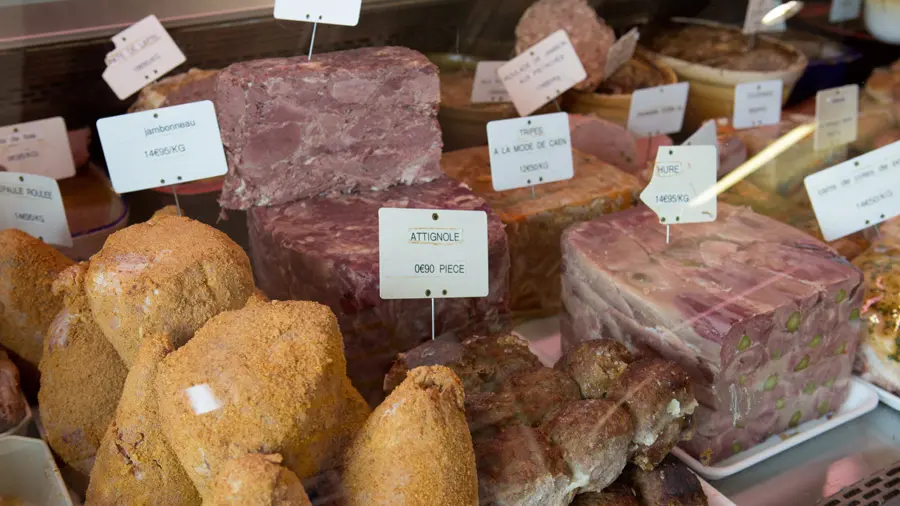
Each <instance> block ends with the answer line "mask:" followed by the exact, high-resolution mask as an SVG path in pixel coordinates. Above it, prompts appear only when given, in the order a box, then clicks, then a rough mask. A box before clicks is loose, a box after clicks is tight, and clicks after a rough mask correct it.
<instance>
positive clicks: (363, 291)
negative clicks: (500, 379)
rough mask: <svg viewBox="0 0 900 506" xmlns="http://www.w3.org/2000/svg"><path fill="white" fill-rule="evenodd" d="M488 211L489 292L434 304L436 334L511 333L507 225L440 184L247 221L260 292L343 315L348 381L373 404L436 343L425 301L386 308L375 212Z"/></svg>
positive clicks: (467, 194) (280, 210)
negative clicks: (398, 371) (399, 360)
mask: <svg viewBox="0 0 900 506" xmlns="http://www.w3.org/2000/svg"><path fill="white" fill-rule="evenodd" d="M382 207H400V208H406V207H408V208H418V209H461V210H482V211H487V213H488V241H489V262H490V271H489V272H490V293H489V294H488V296H487V297H484V298H478V299H442V300H438V301H436V302H435V312H436V313H435V325H436V332H438V333H439V334H441V333H444V332H449V331H453V330H457V329H462V328H465V327H467V326H471V327H472V328H473V329H474V330H475V331H494V330H501V329H503V328H504V327H505V326H506V325H507V324H508V309H507V296H508V294H507V292H508V281H507V278H508V275H509V250H508V246H507V242H506V235H505V234H504V232H503V224H502V223H500V220H499V219H498V218H497V216H496V215H495V214H494V213H492V212H491V211H490V209H489V208H488V206H487V204H486V203H485V201H484V200H482V199H481V198H479V197H476V196H475V195H473V194H472V192H471V191H469V190H468V189H467V188H465V187H464V186H463V185H461V184H459V183H455V182H453V181H450V180H448V179H446V178H442V179H440V180H438V181H434V182H432V183H426V184H422V185H417V186H413V187H409V186H401V187H396V188H393V189H391V190H388V191H384V192H366V193H362V194H359V195H353V196H349V195H348V196H346V197H344V198H341V199H329V198H316V199H310V200H306V201H302V202H297V203H294V204H288V205H284V206H276V207H259V208H254V209H252V210H250V212H249V213H248V224H249V228H250V255H251V258H252V260H253V265H254V268H255V269H256V271H255V273H256V280H257V283H258V286H259V287H260V288H261V289H262V290H263V291H264V292H265V293H266V295H268V296H269V297H272V298H273V299H279V300H288V299H294V300H313V301H317V302H320V303H322V304H325V305H327V306H329V307H331V308H332V309H333V310H334V312H335V313H336V314H337V315H339V316H338V318H339V322H340V325H341V332H342V333H343V335H344V345H345V351H346V353H347V361H348V362H349V363H350V367H349V374H350V378H351V379H352V380H353V384H354V385H355V386H356V387H357V388H358V389H359V390H360V392H361V393H362V394H363V396H364V397H366V400H368V401H369V402H370V403H371V404H373V405H377V404H378V402H380V400H381V399H383V393H382V391H381V390H382V389H381V386H382V379H383V378H384V374H385V373H386V372H387V371H388V368H389V367H390V365H391V362H392V361H393V360H394V358H395V357H396V356H397V353H400V352H403V351H406V350H408V349H411V348H414V347H415V346H417V345H418V344H420V343H421V342H422V341H424V340H427V339H429V338H430V337H431V305H430V304H429V302H428V301H426V300H382V299H381V297H380V295H379V284H378V209H380V208H382Z"/></svg>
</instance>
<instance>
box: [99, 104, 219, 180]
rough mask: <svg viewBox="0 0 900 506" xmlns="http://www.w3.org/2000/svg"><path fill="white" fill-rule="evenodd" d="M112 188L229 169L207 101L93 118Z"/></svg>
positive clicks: (212, 174) (209, 174)
mask: <svg viewBox="0 0 900 506" xmlns="http://www.w3.org/2000/svg"><path fill="white" fill-rule="evenodd" d="M97 131H98V133H99V134H100V143H101V145H102V146H103V154H104V155H105V156H106V163H107V165H108V167H109V175H110V178H111V179H112V183H113V188H115V190H116V192H118V193H129V192H134V191H138V190H146V189H148V188H156V187H159V186H170V185H174V184H179V183H188V182H190V181H197V180H200V179H206V178H210V177H216V176H221V175H224V174H225V173H226V172H228V165H227V163H226V161H225V150H224V148H223V147H222V138H221V136H220V134H219V123H218V120H217V119H216V110H215V108H214V107H213V103H212V102H210V101H209V100H204V101H202V102H193V103H190V104H184V105H176V106H172V107H165V108H162V109H154V110H152V111H142V112H136V113H132V114H125V115H122V116H115V117H112V118H103V119H101V120H99V121H97Z"/></svg>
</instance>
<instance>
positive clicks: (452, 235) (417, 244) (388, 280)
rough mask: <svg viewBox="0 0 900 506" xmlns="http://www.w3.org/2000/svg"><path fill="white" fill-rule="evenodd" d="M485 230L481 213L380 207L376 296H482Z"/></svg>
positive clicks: (485, 284) (485, 285)
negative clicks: (378, 284) (378, 277)
mask: <svg viewBox="0 0 900 506" xmlns="http://www.w3.org/2000/svg"><path fill="white" fill-rule="evenodd" d="M487 227H488V222H487V214H486V213H485V212H484V211H455V210H444V209H395V208H382V209H379V210H378V262H379V276H380V285H381V288H380V291H381V298H382V299H432V298H434V299H451V298H460V297H486V296H487V295H488V290H489V283H488V228H487Z"/></svg>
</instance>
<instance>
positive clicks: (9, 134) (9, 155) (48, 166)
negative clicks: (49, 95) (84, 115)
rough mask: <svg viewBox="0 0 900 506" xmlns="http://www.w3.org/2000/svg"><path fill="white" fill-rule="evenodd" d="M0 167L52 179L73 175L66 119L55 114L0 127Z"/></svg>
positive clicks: (73, 164)
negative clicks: (45, 117) (51, 116)
mask: <svg viewBox="0 0 900 506" xmlns="http://www.w3.org/2000/svg"><path fill="white" fill-rule="evenodd" d="M0 170H5V171H7V172H23V173H25V174H35V175H38V176H47V177H52V178H53V179H65V178H67V177H72V176H74V175H75V160H73V159H72V148H71V146H70V145H69V133H68V132H67V131H66V122H65V121H63V119H62V118H60V117H56V118H49V119H42V120H38V121H31V122H28V123H20V124H18V125H10V126H6V127H2V128H0Z"/></svg>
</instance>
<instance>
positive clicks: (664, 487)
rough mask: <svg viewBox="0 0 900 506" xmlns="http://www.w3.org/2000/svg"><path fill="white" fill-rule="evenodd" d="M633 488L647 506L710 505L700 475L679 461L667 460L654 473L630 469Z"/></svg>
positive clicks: (635, 468)
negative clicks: (659, 505)
mask: <svg viewBox="0 0 900 506" xmlns="http://www.w3.org/2000/svg"><path fill="white" fill-rule="evenodd" d="M626 473H627V474H628V475H629V479H630V481H631V484H632V487H633V488H634V490H635V492H636V493H637V495H638V497H639V498H640V500H641V504H642V505H645V506H656V505H658V504H665V505H666V506H707V505H708V504H709V501H708V499H707V497H706V494H705V493H704V492H703V487H702V485H701V484H700V480H699V479H697V475H695V474H694V473H693V472H691V470H690V469H688V467H687V466H686V465H684V464H683V463H682V462H681V461H680V460H678V459H676V458H675V457H672V456H671V455H670V456H668V457H666V458H665V460H663V461H662V463H660V464H659V466H658V467H657V468H656V469H654V470H651V471H645V470H642V469H639V468H637V467H631V466H629V467H628V468H627V469H626Z"/></svg>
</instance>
